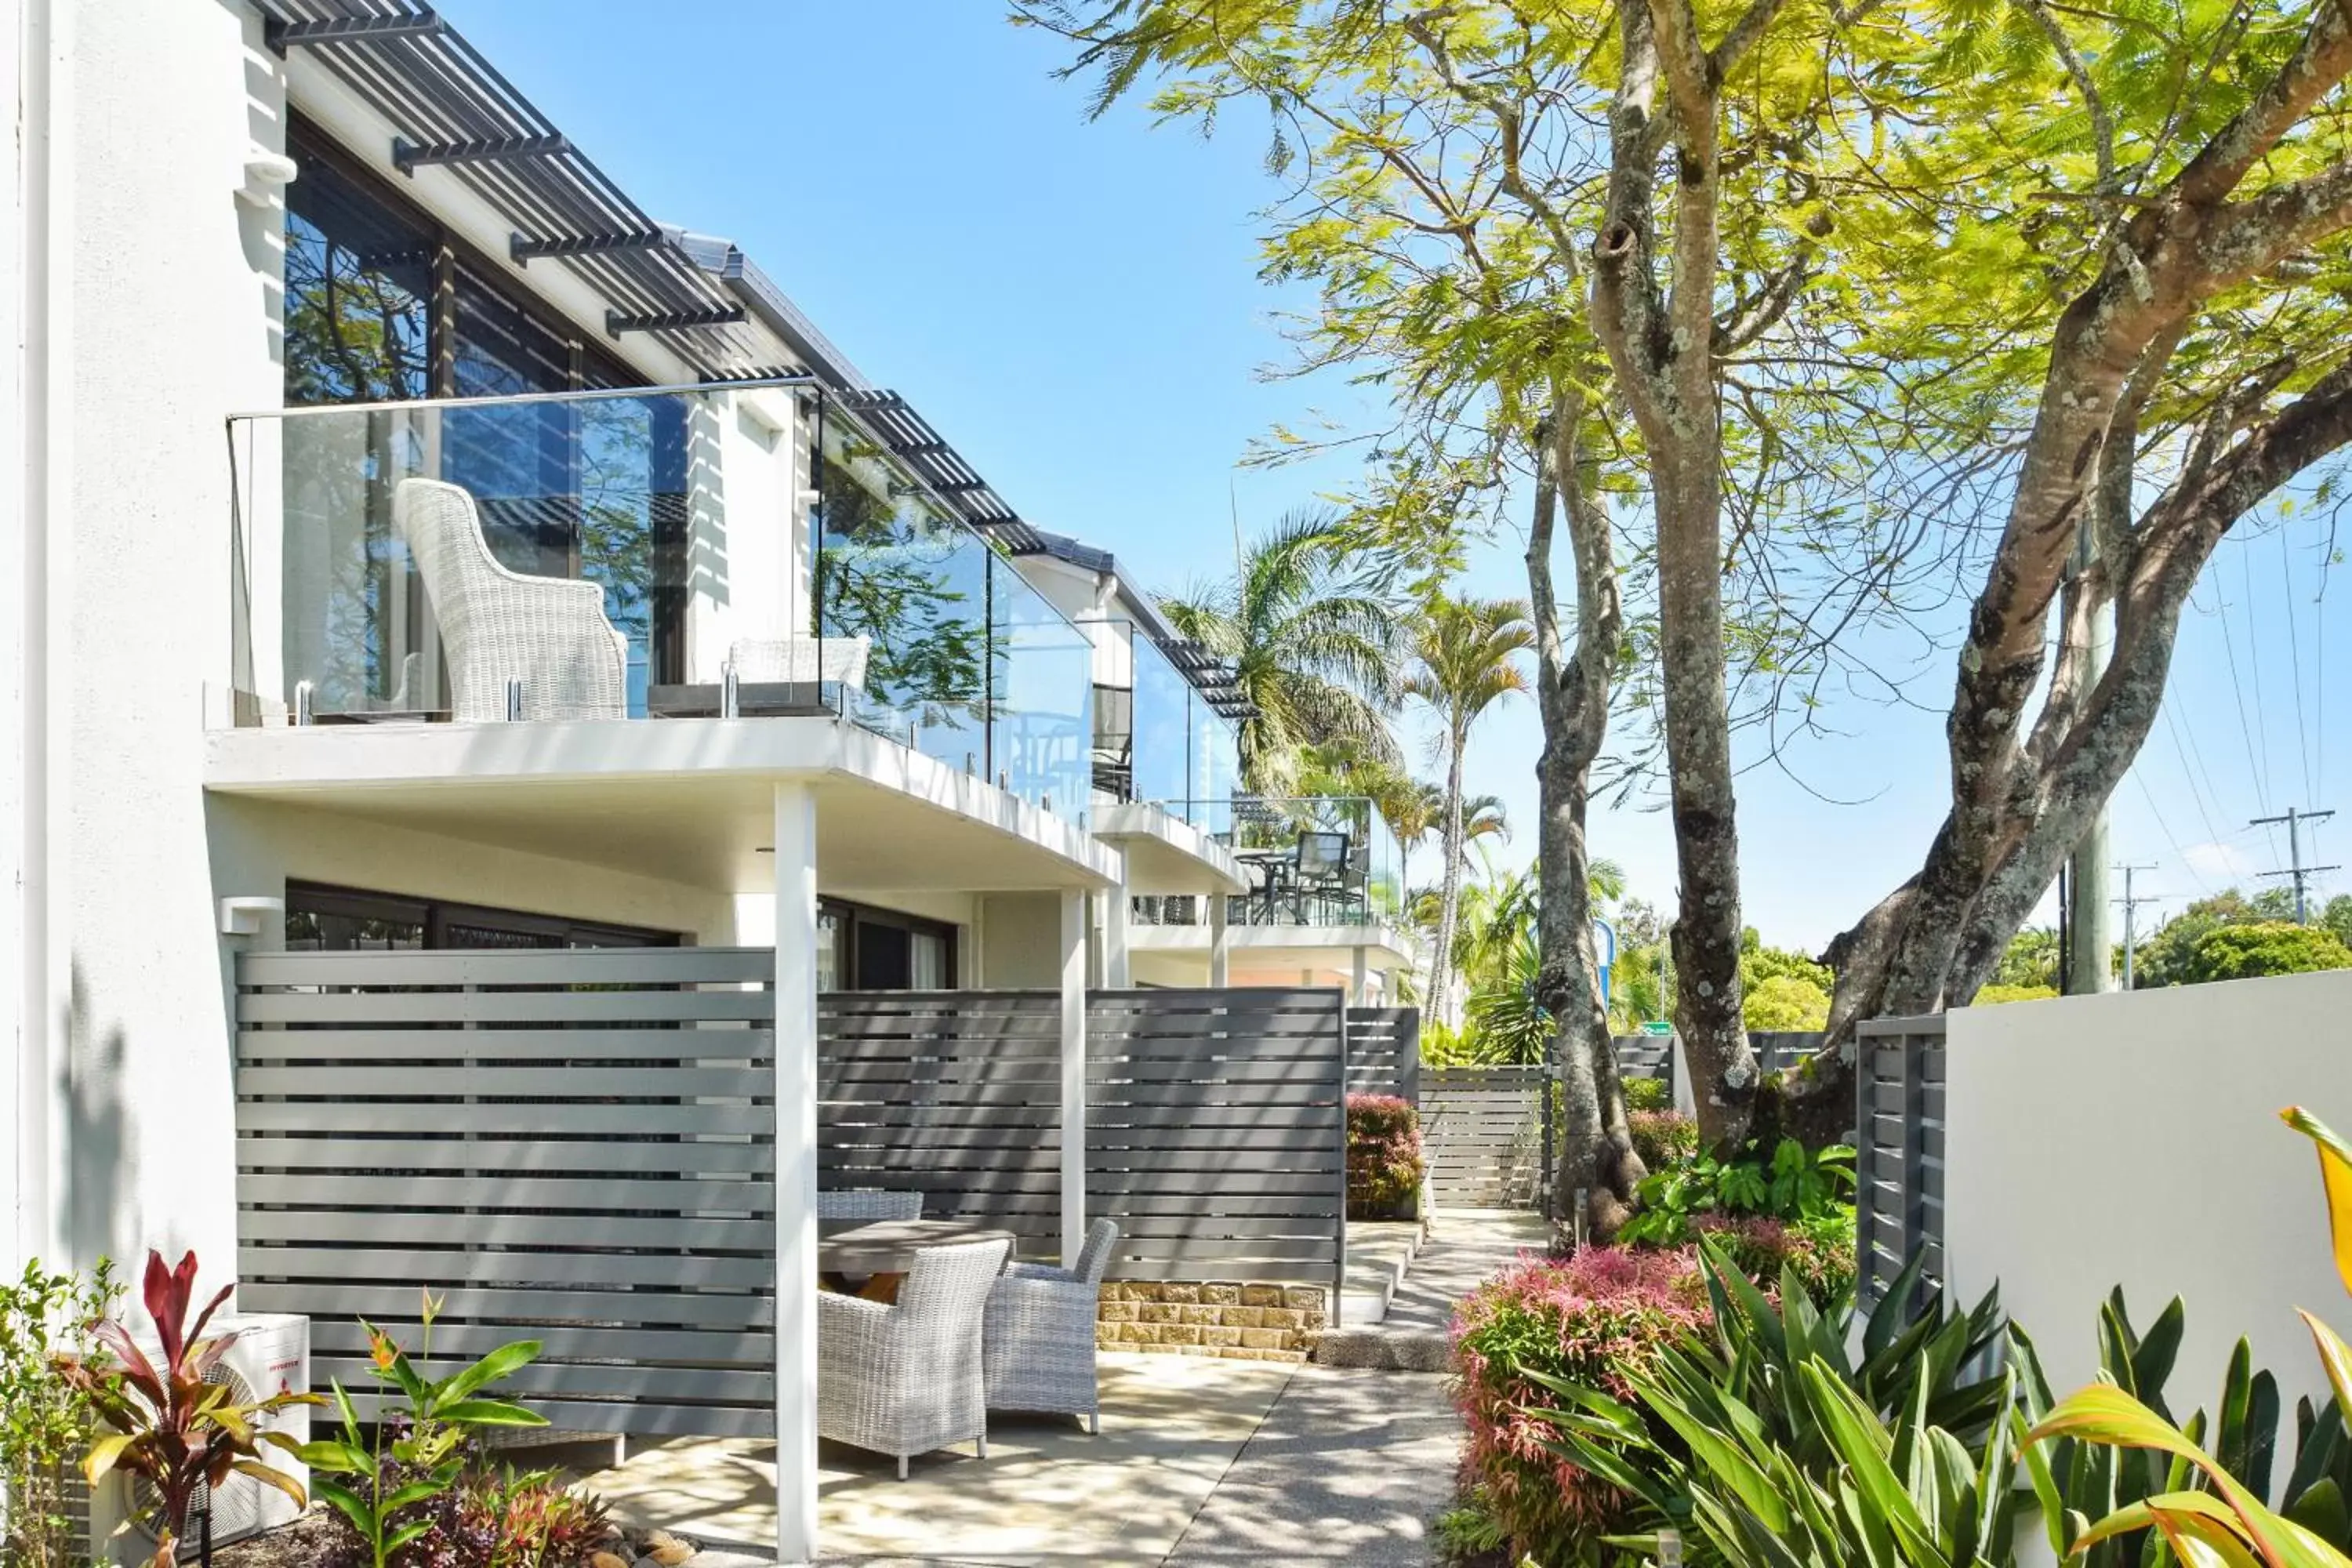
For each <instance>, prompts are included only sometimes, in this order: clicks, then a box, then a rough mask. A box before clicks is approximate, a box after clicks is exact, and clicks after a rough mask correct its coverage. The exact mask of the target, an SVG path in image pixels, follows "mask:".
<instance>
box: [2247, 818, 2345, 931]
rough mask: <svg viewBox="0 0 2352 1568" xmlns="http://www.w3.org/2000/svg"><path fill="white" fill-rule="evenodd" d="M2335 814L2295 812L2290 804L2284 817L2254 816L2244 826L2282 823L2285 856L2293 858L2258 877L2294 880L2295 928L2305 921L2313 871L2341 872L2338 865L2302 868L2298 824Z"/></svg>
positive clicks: (2319, 819) (2320, 819)
mask: <svg viewBox="0 0 2352 1568" xmlns="http://www.w3.org/2000/svg"><path fill="white" fill-rule="evenodd" d="M2335 815H2336V813H2335V812H2334V811H2332V810H2330V811H2297V810H2295V808H2294V807H2293V806H2291V805H2290V806H2288V807H2287V808H2286V815H2285V816H2258V817H2256V818H2254V819H2253V821H2252V822H2251V823H2249V824H2248V825H2247V826H2251V827H2260V826H2263V825H2264V824H2266V823H2272V822H2284V823H2285V824H2286V841H2287V846H2288V849H2289V853H2290V854H2291V855H2292V856H2293V859H2292V861H2291V862H2290V863H2289V864H2288V866H2287V868H2285V869H2284V870H2281V871H2263V872H2261V873H2260V875H2262V876H2264V877H2292V878H2294V918H2295V923H2296V924H2298V925H2300V924H2302V923H2303V922H2304V921H2305V920H2306V919H2307V918H2308V915H2309V912H2310V911H2309V908H2308V900H2307V898H2306V893H2307V890H2308V886H2309V883H2310V880H2311V878H2312V877H2313V876H2314V875H2315V873H2317V872H2321V871H2341V870H2342V869H2344V868H2343V867H2341V866H2306V865H2305V864H2304V863H2303V832H2302V825H2303V824H2304V823H2306V822H2325V821H2326V820H2327V819H2328V818H2329V817H2331V816H2335Z"/></svg>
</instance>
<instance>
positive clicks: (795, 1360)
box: [775, 783, 816, 1564]
mask: <svg viewBox="0 0 2352 1568" xmlns="http://www.w3.org/2000/svg"><path fill="white" fill-rule="evenodd" d="M775 861H776V1561H777V1562H779V1563H793V1564H799V1563H814V1562H815V1561H816V795H815V794H814V792H813V791H812V790H811V789H810V788H809V786H808V785H807V784H797V783H795V784H778V785H777V786H776V856H775Z"/></svg>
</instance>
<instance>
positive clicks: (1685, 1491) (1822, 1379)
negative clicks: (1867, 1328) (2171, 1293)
mask: <svg viewBox="0 0 2352 1568" xmlns="http://www.w3.org/2000/svg"><path fill="white" fill-rule="evenodd" d="M1721 1370H1722V1369H1720V1368H1718V1367H1716V1366H1713V1365H1711V1364H1709V1363H1706V1362H1704V1361H1699V1360H1694V1359H1692V1358H1690V1357H1686V1356H1685V1357H1676V1358H1670V1359H1669V1360H1668V1361H1667V1362H1666V1363H1664V1364H1662V1365H1661V1366H1659V1367H1657V1368H1655V1369H1653V1370H1651V1371H1647V1372H1644V1373H1640V1374H1638V1375H1636V1377H1635V1378H1634V1379H1633V1384H1634V1393H1635V1394H1636V1397H1637V1398H1638V1400H1639V1402H1640V1404H1641V1405H1642V1406H1643V1408H1644V1409H1645V1410H1646V1411H1647V1413H1648V1414H1647V1416H1646V1418H1645V1416H1644V1415H1642V1414H1639V1413H1637V1412H1636V1410H1635V1409H1634V1408H1633V1407H1632V1406H1630V1405H1626V1404H1624V1403H1622V1402H1620V1401H1617V1400H1612V1399H1610V1398H1608V1397H1607V1396H1605V1395H1602V1394H1595V1393H1593V1392H1591V1391H1590V1390H1580V1389H1568V1390H1563V1392H1564V1393H1566V1394H1569V1396H1570V1401H1571V1405H1570V1410H1569V1411H1568V1412H1566V1413H1563V1418H1562V1421H1561V1425H1562V1428H1563V1442H1564V1443H1565V1444H1567V1445H1570V1446H1572V1447H1575V1448H1576V1449H1577V1450H1578V1451H1579V1452H1580V1453H1581V1454H1582V1455H1583V1456H1584V1458H1585V1462H1586V1463H1588V1464H1594V1465H1601V1466H1604V1467H1607V1466H1615V1467H1616V1468H1617V1473H1618V1479H1619V1482H1620V1484H1621V1485H1623V1486H1625V1487H1626V1488H1627V1489H1629V1490H1634V1491H1635V1492H1636V1495H1637V1496H1639V1497H1640V1498H1641V1500H1642V1502H1643V1505H1644V1506H1645V1507H1646V1509H1647V1510H1648V1511H1649V1512H1650V1514H1651V1515H1652V1516H1653V1517H1654V1518H1655V1519H1656V1520H1658V1521H1660V1522H1659V1523H1657V1524H1655V1525H1654V1526H1652V1527H1651V1528H1649V1529H1647V1530H1645V1531H1640V1532H1626V1533H1623V1534H1619V1535H1614V1536H1612V1537H1610V1538H1608V1539H1607V1540H1606V1542H1604V1544H1606V1545H1608V1546H1611V1547H1614V1548H1617V1549H1619V1550H1622V1551H1627V1552H1638V1553H1641V1554H1643V1555H1644V1556H1647V1557H1650V1558H1653V1559H1656V1558H1659V1557H1662V1556H1663V1555H1664V1552H1663V1550H1662V1547H1663V1538H1664V1535H1665V1534H1666V1532H1667V1531H1672V1532H1673V1533H1674V1535H1675V1537H1676V1538H1678V1539H1679V1538H1681V1537H1683V1536H1685V1535H1686V1534H1687V1535H1692V1536H1696V1538H1697V1539H1698V1540H1699V1541H1701V1542H1704V1543H1705V1546H1706V1554H1705V1557H1704V1559H1703V1560H1705V1561H1708V1562H1713V1563H1722V1564H1725V1565H1726V1568H1849V1565H1851V1564H1857V1563H1867V1564H1870V1565H1872V1568H2008V1564H2010V1563H2011V1562H2012V1561H2013V1556H2012V1552H2011V1542H2012V1539H2013V1536H2014V1532H2015V1528H2016V1522H2017V1518H2018V1515H2019V1514H2020V1513H2021V1510H2022V1506H2023V1505H2022V1504H2021V1501H2020V1499H2019V1497H2018V1494H2017V1493H2016V1491H2015V1490H2014V1489H2012V1488H2011V1485H2010V1474H2011V1469H2012V1468H2013V1467H2014V1464H2015V1458H2016V1455H2015V1449H2014V1447H2013V1442H2014V1432H2013V1429H2012V1428H2011V1426H2010V1425H2009V1424H2007V1423H1995V1424H1994V1426H1992V1428H1991V1430H1990V1434H1989V1436H1988V1438H1987V1440H1985V1441H1984V1442H1983V1443H1981V1444H1980V1445H1979V1447H1977V1448H1976V1449H1975V1450H1973V1451H1972V1450H1971V1447H1970V1446H1969V1444H1968V1443H1967V1442H1966V1441H1964V1440H1963V1439H1962V1438H1961V1437H1960V1436H1958V1435H1956V1434H1955V1433H1953V1432H1951V1431H1948V1430H1947V1429H1945V1428H1943V1427H1941V1426H1937V1425H1936V1424H1935V1423H1934V1422H1933V1421H1932V1420H1931V1419H1929V1418H1928V1416H1927V1401H1926V1398H1925V1394H1926V1389H1927V1384H1924V1383H1921V1384H1916V1385H1915V1386H1916V1389H1917V1395H1916V1397H1915V1398H1914V1399H1913V1401H1912V1402H1911V1403H1910V1404H1909V1405H1906V1406H1903V1407H1902V1408H1900V1409H1899V1410H1898V1411H1897V1412H1895V1414H1894V1415H1887V1414H1886V1413H1885V1412H1883V1411H1882V1410H1880V1409H1879V1408H1877V1407H1876V1406H1875V1405H1874V1404H1873V1403H1872V1402H1871V1401H1870V1400H1869V1399H1867V1398H1865V1397H1864V1395H1863V1394H1861V1393H1859V1392H1858V1391H1857V1390H1856V1389H1855V1388H1854V1386H1853V1384H1852V1383H1851V1382H1849V1381H1848V1380H1847V1379H1846V1378H1845V1377H1844V1376H1842V1375H1841V1374H1840V1373H1839V1372H1838V1370H1837V1368H1836V1367H1835V1366H1834V1365H1833V1364H1832V1363H1830V1362H1828V1361H1826V1360H1824V1359H1822V1358H1821V1357H1818V1356H1807V1357H1805V1358H1804V1359H1802V1360H1801V1361H1798V1362H1797V1363H1795V1365H1794V1373H1795V1375H1794V1377H1793V1378H1791V1379H1790V1384H1789V1386H1788V1387H1787V1388H1786V1389H1785V1390H1784V1391H1782V1401H1783V1406H1784V1408H1785V1409H1786V1410H1787V1411H1788V1412H1789V1413H1790V1415H1791V1416H1792V1417H1794V1419H1795V1421H1796V1423H1797V1424H1798V1425H1799V1426H1801V1427H1802V1429H1803V1430H1805V1431H1806V1432H1808V1433H1810V1434H1811V1435H1812V1437H1813V1440H1814V1441H1815V1442H1817V1443H1818V1445H1819V1447H1820V1450H1821V1452H1820V1453H1819V1455H1818V1456H1816V1455H1813V1454H1810V1453H1808V1452H1807V1451H1806V1450H1805V1448H1803V1447H1800V1446H1798V1445H1797V1444H1795V1443H1793V1442H1791V1441H1790V1440H1788V1439H1787V1438H1786V1437H1785V1436H1784V1434H1783V1432H1782V1431H1781V1430H1780V1429H1777V1428H1776V1427H1775V1426H1772V1425H1771V1424H1769V1423H1768V1422H1766V1421H1764V1420H1762V1419H1761V1418H1760V1417H1759V1415H1758V1413H1757V1412H1756V1410H1755V1409H1754V1408H1753V1407H1751V1406H1750V1405H1748V1404H1747V1403H1745V1402H1744V1401H1743V1400H1742V1399H1741V1397H1740V1396H1739V1395H1738V1394H1736V1393H1734V1392H1731V1391H1729V1390H1727V1389H1726V1388H1725V1387H1723V1386H1722V1385H1721V1384H1718V1383H1717V1382H1715V1381H1714V1380H1715V1379H1716V1378H1717V1376H1719V1374H1720V1373H1721ZM2013 1375H2014V1374H2013V1373H2005V1374H2004V1375H2003V1386H2002V1388H2001V1389H2000V1390H1999V1391H1997V1393H1996V1395H1995V1397H1994V1400H1993V1403H1994V1404H1995V1405H2006V1403H2007V1395H2008V1389H2007V1387H2006V1384H2007V1383H2008V1381H2009V1379H2010V1378H2011V1377H2013ZM1660 1423H1663V1425H1664V1426H1665V1427H1667V1428H1668V1429H1670V1431H1671V1433H1672V1435H1673V1436H1672V1438H1671V1440H1664V1439H1661V1438H1660V1437H1658V1436H1656V1435H1655V1431H1654V1428H1655V1426H1656V1425H1657V1424H1660Z"/></svg>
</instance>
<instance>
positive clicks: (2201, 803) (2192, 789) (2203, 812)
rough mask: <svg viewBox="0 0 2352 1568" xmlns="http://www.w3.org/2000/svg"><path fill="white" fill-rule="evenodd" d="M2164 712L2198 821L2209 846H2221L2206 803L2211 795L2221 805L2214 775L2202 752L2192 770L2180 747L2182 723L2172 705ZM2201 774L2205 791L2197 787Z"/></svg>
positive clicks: (2166, 706) (2217, 830)
mask: <svg viewBox="0 0 2352 1568" xmlns="http://www.w3.org/2000/svg"><path fill="white" fill-rule="evenodd" d="M2162 711H2163V714H2164V727H2165V729H2166V730H2167V731H2169V732H2170V734H2171V736H2172V754H2173V756H2175V757H2176V758H2178V759H2179V763H2180V771H2181V772H2182V773H2186V774H2187V775H2188V776H2189V799H2191V800H2193V801H2195V802H2196V803H2197V816H2198V820H2199V821H2200V822H2202V823H2204V825H2205V842H2206V843H2208V844H2219V843H2220V842H2221V829H2220V828H2218V827H2216V826H2213V814H2212V813H2211V812H2210V811H2209V810H2207V809H2206V806H2205V801H2206V797H2207V796H2208V795H2210V796H2212V799H2213V804H2215V805H2220V804H2221V795H2220V793H2219V792H2218V791H2216V790H2215V789H2214V788H2213V775H2212V773H2210V771H2208V770H2207V768H2206V766H2205V754H2204V753H2203V752H2198V753H2197V765H2196V766H2195V767H2194V768H2191V767H2190V766H2189V753H2188V752H2184V751H2183V750H2182V749H2181V745H2180V721H2179V719H2178V718H2176V717H2175V716H2174V715H2173V711H2172V705H2171V704H2170V703H2166V704H2164V706H2163V709H2162ZM2189 737H2190V739H2191V740H2194V739H2195V738H2196V731H2194V730H2191V731H2189ZM2199 773H2204V774H2205V787H2204V788H2203V789H2200V788H2198V787H2197V775H2198V774H2199Z"/></svg>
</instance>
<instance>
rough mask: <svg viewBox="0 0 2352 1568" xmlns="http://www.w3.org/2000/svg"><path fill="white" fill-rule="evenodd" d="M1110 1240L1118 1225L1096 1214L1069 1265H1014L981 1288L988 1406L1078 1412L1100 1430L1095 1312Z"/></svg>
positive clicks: (1114, 1238) (1092, 1428)
mask: <svg viewBox="0 0 2352 1568" xmlns="http://www.w3.org/2000/svg"><path fill="white" fill-rule="evenodd" d="M1117 1246H1118V1226H1116V1225H1114V1224H1112V1223H1111V1222H1110V1221H1109V1220H1107V1219H1098V1220H1097V1221H1095V1222H1094V1224H1092V1225H1090V1226H1087V1239H1086V1245H1085V1246H1083V1247H1080V1248H1079V1249H1078V1256H1077V1260H1076V1264H1075V1265H1074V1266H1073V1267H1071V1268H1049V1267H1048V1266H1046V1265H1045V1264H1042V1263H1016V1264H1014V1265H1013V1267H1012V1268H1008V1269H1006V1270H1005V1271H1004V1273H1003V1276H1002V1277H1001V1278H1000V1279H998V1280H997V1281H996V1284H995V1285H994V1287H993V1288H992V1289H990V1290H989V1292H988V1324H987V1335H986V1342H985V1348H984V1350H983V1352H982V1355H983V1359H984V1361H985V1363H986V1366H985V1373H986V1380H987V1384H988V1407H989V1408H990V1409H991V1410H1029V1411H1049V1412H1052V1413H1055V1414H1056V1415H1083V1416H1085V1417H1086V1418H1087V1431H1089V1432H1093V1433H1096V1434H1100V1432H1101V1431H1102V1410H1101V1405H1100V1402H1099V1394H1098V1391H1097V1384H1096V1380H1095V1310H1096V1304H1097V1301H1099V1300H1100V1299H1101V1296H1102V1279H1103V1270H1104V1269H1106V1268H1109V1267H1110V1255H1111V1250H1112V1248H1114V1247H1117Z"/></svg>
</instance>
